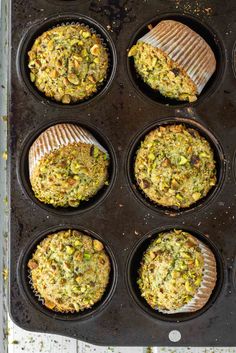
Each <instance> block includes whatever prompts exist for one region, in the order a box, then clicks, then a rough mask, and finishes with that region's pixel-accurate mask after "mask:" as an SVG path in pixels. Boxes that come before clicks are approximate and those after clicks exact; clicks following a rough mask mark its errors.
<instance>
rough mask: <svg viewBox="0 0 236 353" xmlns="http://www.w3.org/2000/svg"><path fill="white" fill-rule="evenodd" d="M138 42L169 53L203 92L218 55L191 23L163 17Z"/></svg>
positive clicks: (198, 89) (198, 90) (199, 90)
mask: <svg viewBox="0 0 236 353" xmlns="http://www.w3.org/2000/svg"><path fill="white" fill-rule="evenodd" d="M138 42H144V43H147V44H150V45H151V46H153V47H155V48H158V49H159V50H161V51H162V52H164V53H165V54H167V55H168V56H169V57H170V58H171V59H172V60H173V61H174V62H175V63H177V64H178V66H179V67H180V68H181V69H183V70H184V71H185V72H186V73H187V74H188V76H189V77H190V78H191V80H192V81H193V83H194V84H195V85H196V88H197V92H198V94H200V93H201V92H202V90H203V88H204V87H205V85H206V84H207V82H208V81H209V79H210V78H211V76H212V75H213V73H214V71H215V69H216V59H215V55H214V53H213V51H212V49H211V48H210V46H209V45H208V44H207V43H206V41H205V40H204V39H203V38H202V37H201V36H200V35H199V34H197V33H196V32H194V31H193V30H192V29H190V28H189V27H188V26H186V25H184V24H183V23H181V22H177V21H173V20H163V21H161V22H160V23H158V24H157V25H156V26H155V27H154V28H153V29H151V30H150V32H148V33H147V34H145V35H144V36H143V37H142V38H140V39H139V40H138Z"/></svg>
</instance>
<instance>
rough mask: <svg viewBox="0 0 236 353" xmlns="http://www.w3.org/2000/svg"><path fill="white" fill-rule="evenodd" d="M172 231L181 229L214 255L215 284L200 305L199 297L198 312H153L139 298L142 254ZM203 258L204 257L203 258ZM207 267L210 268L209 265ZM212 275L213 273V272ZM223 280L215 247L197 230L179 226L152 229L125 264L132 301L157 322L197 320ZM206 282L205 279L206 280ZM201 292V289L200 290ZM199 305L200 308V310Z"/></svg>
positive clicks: (210, 302)
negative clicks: (161, 236) (154, 242)
mask: <svg viewBox="0 0 236 353" xmlns="http://www.w3.org/2000/svg"><path fill="white" fill-rule="evenodd" d="M173 229H181V230H183V231H186V232H188V233H190V234H192V235H193V236H194V237H195V238H197V239H198V241H199V242H200V243H201V244H202V246H204V251H205V249H209V250H210V252H212V254H214V258H215V260H216V272H217V278H216V284H215V286H214V288H213V290H212V292H211V293H209V296H208V298H206V297H204V298H202V300H203V302H204V304H203V305H202V303H201V304H200V299H201V296H200V295H199V301H198V302H197V304H196V305H197V306H198V308H199V310H197V311H190V310H189V312H182V311H179V312H173V313H170V312H168V313H167V312H164V311H160V310H155V309H153V308H151V306H149V304H148V303H147V302H146V300H145V299H144V298H143V297H142V296H141V293H140V289H139V286H138V284H137V280H138V269H139V267H140V263H141V260H142V257H143V254H144V253H145V251H146V250H147V249H148V247H149V245H150V243H151V242H152V241H153V240H154V239H156V238H157V236H158V234H159V233H163V232H167V231H170V230H173ZM204 257H205V256H204ZM208 267H209V268H210V266H209V264H208ZM213 275H214V276H215V274H214V271H213ZM224 278H225V268H224V261H223V258H222V255H221V253H220V252H219V250H218V248H217V246H216V245H215V244H214V243H213V242H212V241H211V240H210V239H209V238H207V237H206V236H205V235H203V234H202V233H200V232H199V231H198V230H195V229H194V228H192V227H188V228H187V227H182V226H179V225H176V226H173V225H171V226H163V227H160V228H157V229H154V230H152V231H150V232H149V233H147V234H146V235H145V236H143V237H142V238H141V239H140V240H139V241H138V242H137V243H136V245H135V246H134V248H133V249H132V250H131V253H130V255H129V257H128V261H127V264H126V284H127V287H128V290H129V293H130V295H131V297H132V298H133V300H134V301H135V302H136V304H137V305H138V307H139V308H140V309H141V310H143V311H144V312H145V313H146V314H147V315H148V316H151V317H153V318H155V319H157V320H164V321H170V322H183V321H187V320H191V319H194V318H197V317H198V316H200V315H202V314H203V313H204V312H206V310H208V309H209V308H210V307H211V306H212V305H213V304H214V302H215V301H216V299H217V298H218V296H219V295H220V293H221V291H222V288H223V284H224ZM206 280H207V279H206ZM201 290H202V289H201ZM200 305H201V308H200Z"/></svg>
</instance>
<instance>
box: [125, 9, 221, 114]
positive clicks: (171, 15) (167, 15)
mask: <svg viewBox="0 0 236 353" xmlns="http://www.w3.org/2000/svg"><path fill="white" fill-rule="evenodd" d="M176 17H177V18H178V17H180V20H179V22H181V18H184V20H186V19H187V20H188V19H189V20H190V21H193V22H195V24H197V25H199V26H202V28H204V29H206V30H207V31H208V32H209V33H211V37H212V39H213V38H214V42H215V45H216V46H217V47H218V49H219V53H220V57H221V58H220V61H221V63H220V64H218V65H220V66H219V67H218V70H217V67H216V71H215V72H214V74H213V76H214V75H215V74H216V72H217V71H219V74H218V76H219V77H215V78H214V80H215V81H216V82H212V84H211V86H212V87H208V88H207V91H208V90H209V92H206V87H204V89H203V92H201V94H200V95H199V96H198V99H197V100H196V101H195V102H192V103H190V102H187V101H182V102H181V101H180V102H178V101H177V100H173V101H172V100H171V99H169V98H166V97H164V96H162V95H161V94H160V93H158V92H157V94H158V96H160V99H163V100H164V101H166V103H162V102H159V101H158V100H155V99H152V98H151V97H149V94H146V93H144V92H142V90H141V89H140V88H139V87H138V84H136V83H135V79H134V75H135V74H136V79H137V80H138V81H140V83H141V84H142V85H143V86H144V89H146V90H149V91H150V93H151V94H153V95H154V92H155V90H153V89H152V88H150V87H149V86H148V85H147V84H145V83H144V82H143V81H142V78H140V77H138V74H137V72H136V70H135V67H134V63H133V59H132V58H129V57H128V56H127V57H126V64H125V66H126V68H125V69H126V72H127V73H128V75H127V76H128V77H129V82H130V83H131V85H132V86H133V88H134V89H135V91H136V92H137V93H138V94H139V96H140V98H142V99H143V100H145V101H147V102H149V103H152V104H154V105H161V106H163V105H166V106H170V107H171V108H173V109H175V108H176V109H182V108H185V107H188V106H190V107H193V108H195V107H198V106H199V104H201V103H202V102H203V103H204V101H207V100H208V99H210V98H211V97H212V96H214V94H215V93H217V91H218V89H219V88H220V87H221V85H222V84H223V81H224V78H225V73H226V68H227V52H226V49H225V46H224V42H223V39H222V38H221V35H220V34H219V31H218V30H217V31H216V29H215V28H213V27H211V26H210V25H209V24H208V23H207V22H205V21H200V19H199V18H198V17H196V16H193V15H191V14H189V13H181V12H176V11H169V12H162V13H160V14H158V15H157V16H154V17H152V18H150V19H149V20H148V21H146V22H145V23H143V24H141V25H139V27H137V28H136V31H135V32H134V33H133V35H132V37H131V40H130V41H129V43H128V47H127V51H128V50H129V49H130V48H131V47H132V45H134V44H135V43H136V41H137V39H136V38H137V37H138V34H139V33H140V31H142V30H143V29H145V28H147V26H148V25H149V24H152V23H155V24H157V23H159V22H160V21H162V20H168V19H170V20H171V19H173V20H177V21H178V19H176ZM182 23H184V22H182ZM184 24H185V23H184ZM189 27H190V28H191V26H189ZM196 33H198V32H197V31H196ZM198 34H199V33H198ZM199 35H200V36H201V34H199ZM215 38H217V41H216V40H215ZM204 39H205V38H204ZM206 42H207V43H208V44H209V42H208V41H206ZM209 46H210V47H211V45H210V44H209ZM211 49H212V50H213V48H212V47H211ZM213 52H214V54H215V51H214V50H213ZM218 61H219V60H217V58H216V62H218ZM131 67H132V70H133V71H134V74H133V73H132V72H131V71H132V70H131ZM212 78H213V77H211V78H210V79H209V81H208V82H207V84H206V86H208V85H209V82H210V81H212ZM217 82H218V83H217ZM172 102H173V103H172Z"/></svg>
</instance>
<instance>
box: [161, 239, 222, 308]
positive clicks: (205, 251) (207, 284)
mask: <svg viewBox="0 0 236 353" xmlns="http://www.w3.org/2000/svg"><path fill="white" fill-rule="evenodd" d="M191 237H192V238H194V240H195V241H197V242H198V246H199V248H200V249H201V253H202V255H203V258H204V271H203V278H202V282H201V285H200V287H199V288H198V290H197V292H196V294H195V295H194V297H193V298H192V299H191V300H190V302H189V303H187V304H185V305H184V306H182V307H181V308H180V309H177V310H172V311H170V310H161V309H158V311H160V312H161V313H164V314H178V313H191V312H195V311H197V310H200V309H201V308H202V307H203V306H204V305H205V304H206V303H207V302H208V300H209V298H210V296H211V294H212V291H213V289H214V288H215V285H216V280H217V272H216V260H215V256H214V255H213V253H212V251H211V250H210V249H209V248H208V247H207V246H206V245H205V244H203V243H202V242H201V241H199V240H198V239H197V238H195V237H193V236H191Z"/></svg>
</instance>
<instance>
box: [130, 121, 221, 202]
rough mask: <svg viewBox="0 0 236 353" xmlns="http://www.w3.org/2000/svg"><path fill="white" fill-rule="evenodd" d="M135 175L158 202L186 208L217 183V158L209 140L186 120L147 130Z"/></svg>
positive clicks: (142, 187) (141, 186)
mask: <svg viewBox="0 0 236 353" xmlns="http://www.w3.org/2000/svg"><path fill="white" fill-rule="evenodd" d="M134 172H135V179H136V181H137V183H138V185H139V187H140V188H141V190H142V191H143V192H144V193H145V195H146V196H147V197H148V198H149V199H150V200H151V201H153V202H155V203H157V204H158V205H161V206H165V207H173V208H186V207H189V206H191V205H192V204H194V203H195V202H196V201H198V200H200V199H201V198H203V197H204V196H206V195H207V194H208V192H209V191H210V189H211V188H212V187H213V186H214V185H215V184H216V182H217V179H216V162H215V159H214V153H213V150H212V148H211V146H210V145H209V143H208V141H207V140H206V139H205V138H203V137H202V136H201V135H200V134H199V133H198V132H197V131H196V130H195V129H192V128H189V127H186V126H185V125H183V124H173V125H163V126H160V127H158V128H157V129H155V130H153V131H151V132H150V133H148V134H147V135H146V137H145V139H144V141H143V142H142V143H141V146H140V148H139V149H138V151H137V155H136V159H135V166H134Z"/></svg>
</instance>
